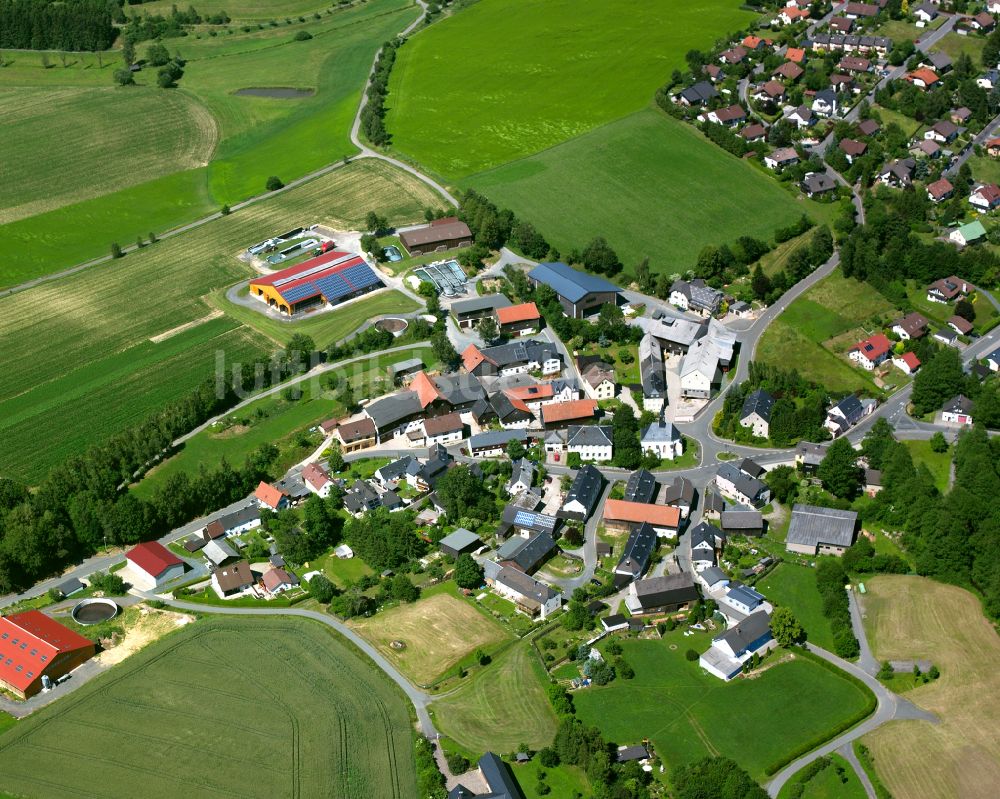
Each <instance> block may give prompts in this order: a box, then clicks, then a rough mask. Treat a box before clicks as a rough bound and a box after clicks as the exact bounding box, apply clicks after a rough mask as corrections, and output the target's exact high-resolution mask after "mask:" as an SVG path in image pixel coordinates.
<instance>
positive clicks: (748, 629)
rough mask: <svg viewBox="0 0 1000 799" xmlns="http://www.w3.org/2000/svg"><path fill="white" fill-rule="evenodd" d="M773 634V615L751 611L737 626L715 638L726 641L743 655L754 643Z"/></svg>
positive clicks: (736, 652)
mask: <svg viewBox="0 0 1000 799" xmlns="http://www.w3.org/2000/svg"><path fill="white" fill-rule="evenodd" d="M770 635H771V617H770V615H768V613H767V611H764V610H759V611H757V612H756V613H751V614H750V615H749V616H747V617H746V618H745V619H743V621H741V622H740V623H739V624H737V625H736V626H735V627H732V628H730V629H729V630H727V631H726V632H724V633H723V634H722V635H719V636H717V637H716V638H715V639H714V640H716V641H725V642H726V643H727V644H728V645H729V648H730V649H731V650H732V651H733V652H734V653H735V654H736V655H737V656H739V655H741V654H742V653H743V652H746V651H747V650H748V649H753V648H754V645H755V644H757V643H758V642H760V641H762V640H763V639H766V638H769V637H770Z"/></svg>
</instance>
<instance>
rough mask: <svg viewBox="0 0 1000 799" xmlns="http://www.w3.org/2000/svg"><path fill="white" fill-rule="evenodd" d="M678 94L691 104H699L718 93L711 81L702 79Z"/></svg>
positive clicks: (716, 95)
mask: <svg viewBox="0 0 1000 799" xmlns="http://www.w3.org/2000/svg"><path fill="white" fill-rule="evenodd" d="M679 96H680V97H681V98H683V99H684V100H686V101H687V102H688V103H690V104H691V105H701V104H702V103H705V102H707V101H709V100H711V99H712V98H713V97H718V96H719V93H718V92H717V91H716V89H715V87H714V86H713V85H712V84H711V83H709V82H708V81H707V80H702V81H698V83H696V84H694V85H693V86H689V87H688V88H686V89H683V90H682V91H681V92H680V94H679Z"/></svg>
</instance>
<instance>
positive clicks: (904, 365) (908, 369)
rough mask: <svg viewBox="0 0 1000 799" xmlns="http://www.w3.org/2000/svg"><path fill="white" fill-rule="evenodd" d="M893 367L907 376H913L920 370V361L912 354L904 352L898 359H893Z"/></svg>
mask: <svg viewBox="0 0 1000 799" xmlns="http://www.w3.org/2000/svg"><path fill="white" fill-rule="evenodd" d="M892 365H893V366H895V367H896V368H897V369H900V370H902V371H903V372H904V373H905V374H908V375H912V374H913V373H915V372H916V371H917V369H919V368H920V359H919V358H918V357H917V356H916V355H914V354H913V353H912V352H904V353H903V354H902V355H900V356H899V357H898V358H893V359H892Z"/></svg>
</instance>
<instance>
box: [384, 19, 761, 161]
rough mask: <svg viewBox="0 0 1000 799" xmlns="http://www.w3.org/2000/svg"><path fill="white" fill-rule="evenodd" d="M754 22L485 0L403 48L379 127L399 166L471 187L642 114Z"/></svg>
mask: <svg viewBox="0 0 1000 799" xmlns="http://www.w3.org/2000/svg"><path fill="white" fill-rule="evenodd" d="M753 18H754V15H753V14H752V13H750V12H747V11H743V10H741V9H740V8H739V6H738V5H737V4H735V3H732V2H728V0H698V2H694V3H685V4H663V3H657V2H652V0H641V2H638V3H627V2H624V0H611V2H603V3H602V2H598V0H582V1H581V0H528V1H527V2H525V1H524V0H481V1H480V2H478V3H476V4H475V5H473V6H471V7H470V8H467V9H464V10H463V11H462V13H460V14H456V15H455V16H454V17H452V18H450V19H446V20H444V21H442V22H441V23H439V24H435V25H434V26H432V27H430V28H428V29H427V30H426V31H423V32H421V33H420V34H419V35H417V36H414V37H413V40H412V41H411V42H409V43H408V44H407V45H406V47H403V48H402V49H400V51H399V55H398V58H397V62H396V66H395V68H394V69H393V73H392V79H391V82H390V96H391V97H392V100H391V101H390V111H389V114H388V115H387V117H386V127H387V128H388V129H389V130H390V131H391V132H392V134H393V145H394V147H395V149H397V150H398V151H399V152H401V153H404V154H405V155H406V156H407V157H409V158H412V159H414V160H416V161H417V162H419V163H421V164H423V165H424V166H427V167H428V168H430V169H431V170H432V171H434V172H437V173H438V174H441V175H444V176H446V177H449V178H452V179H457V178H463V177H467V176H469V175H472V174H474V173H477V172H482V171H484V170H487V169H491V168H493V167H497V166H500V165H501V164H506V163H508V162H510V161H514V160H516V159H519V158H524V157H525V156H528V155H532V154H534V153H538V152H541V151H542V150H545V149H547V148H549V147H552V146H554V145H556V144H560V143H562V142H564V141H567V140H569V139H572V138H573V137H575V136H579V135H581V134H583V133H586V132H587V131H589V130H592V129H593V128H596V127H598V126H600V125H603V124H605V123H607V122H611V121H613V120H615V119H620V118H621V117H624V116H627V115H629V114H631V113H633V112H635V111H638V110H640V109H641V108H645V107H646V106H647V105H649V103H650V102H651V100H652V97H653V93H654V92H655V91H656V89H657V88H659V87H660V86H662V85H663V84H664V83H665V82H666V80H667V78H668V77H669V76H670V73H671V71H672V70H674V69H676V68H679V67H683V66H684V54H685V53H686V52H687V51H688V50H690V49H691V48H705V47H709V46H711V44H712V43H713V42H714V41H715V39H716V38H717V37H719V36H721V35H723V34H724V33H726V32H728V31H731V30H736V29H738V28H740V27H741V26H743V25H745V24H747V23H748V22H750V21H751V20H752V19H753ZM482 53H494V54H496V57H495V58H485V59H484V58H482V57H481V55H482ZM625 53H627V54H628V57H627V58H623V57H622V56H623V54H625ZM498 108H502V109H503V113H502V115H501V114H498V113H497V109H498ZM435 130H436V131H441V132H442V134H443V135H440V136H431V135H428V133H429V132H430V131H435ZM445 131H447V133H446V135H445V134H444V132H445ZM650 160H652V159H650Z"/></svg>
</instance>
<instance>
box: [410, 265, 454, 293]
mask: <svg viewBox="0 0 1000 799" xmlns="http://www.w3.org/2000/svg"><path fill="white" fill-rule="evenodd" d="M416 274H418V275H420V276H421V277H424V278H426V279H427V280H429V281H431V283H433V284H434V285H435V286H436V287H437V290H438V291H444V292H447V291H449V290H450V291H452V292H454V291H458V290H462V289H464V288H465V272H463V271H462V267H461V266H460V265H459V263H458V261H439V262H438V263H433V264H427V266H424V267H422V268H421V269H418V270H416Z"/></svg>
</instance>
